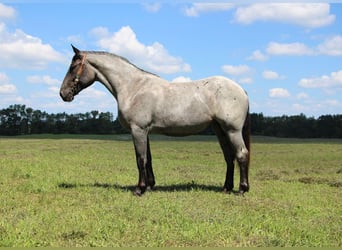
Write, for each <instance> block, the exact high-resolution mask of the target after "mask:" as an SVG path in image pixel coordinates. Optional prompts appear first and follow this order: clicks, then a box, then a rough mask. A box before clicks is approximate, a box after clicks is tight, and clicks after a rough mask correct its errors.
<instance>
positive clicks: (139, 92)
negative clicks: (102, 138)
mask: <svg viewBox="0 0 342 250" xmlns="http://www.w3.org/2000/svg"><path fill="white" fill-rule="evenodd" d="M71 46H72V49H73V51H74V53H75V54H74V56H73V58H72V61H71V65H70V68H69V70H68V71H67V73H66V76H65V78H64V80H63V83H62V85H61V88H60V96H61V98H62V99H63V100H64V101H66V102H71V101H72V100H73V99H74V97H75V96H76V95H77V94H78V93H80V92H81V90H83V89H85V88H87V87H89V86H90V85H92V84H93V83H94V82H95V81H98V82H100V83H102V84H103V85H104V86H105V87H106V88H107V89H108V90H109V91H110V92H111V93H112V95H113V96H114V98H115V99H116V101H117V105H118V119H119V121H120V123H121V125H122V126H123V127H124V128H126V129H128V130H129V131H130V133H131V134H132V139H133V143H134V149H135V155H136V163H137V167H138V172H139V177H138V184H137V185H136V186H135V189H134V191H133V193H134V194H135V195H137V196H141V195H142V194H144V192H145V191H146V190H151V189H152V188H153V187H154V186H155V177H154V173H153V169H152V155H151V150H150V142H149V136H148V135H149V133H158V134H164V135H168V136H186V135H192V134H197V133H199V132H201V131H203V130H204V129H206V128H207V127H209V126H211V127H212V129H213V130H214V132H215V134H216V135H217V138H218V141H219V144H220V146H221V149H222V152H223V155H224V159H225V161H226V165H227V171H226V179H225V182H224V186H223V191H224V192H226V193H231V192H232V191H233V188H234V161H235V160H236V161H237V162H238V165H239V167H240V184H239V191H238V193H239V194H241V195H243V194H244V193H245V192H248V191H249V182H248V170H249V162H250V153H249V151H250V116H249V100H248V96H247V93H246V92H245V91H244V90H243V89H242V88H241V87H240V86H239V85H238V84H237V83H235V82H234V81H232V80H230V79H228V78H225V77H223V76H213V77H209V78H205V79H201V80H196V81H191V82H183V83H170V82H168V81H167V80H164V79H162V78H161V77H159V76H158V75H155V74H153V73H150V72H147V71H145V70H143V69H141V68H139V67H137V66H135V65H134V64H132V63H131V62H129V61H128V60H127V59H125V58H124V57H121V56H118V55H116V54H112V53H108V52H96V51H80V50H79V49H77V48H76V47H74V46H73V45H71Z"/></svg>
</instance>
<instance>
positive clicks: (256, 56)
mask: <svg viewBox="0 0 342 250" xmlns="http://www.w3.org/2000/svg"><path fill="white" fill-rule="evenodd" d="M267 59H268V56H267V55H265V54H263V53H262V52H261V51H260V50H255V51H253V53H252V55H251V56H249V57H248V58H247V60H251V61H260V62H263V61H266V60H267Z"/></svg>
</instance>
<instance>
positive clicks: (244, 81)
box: [238, 77, 253, 84]
mask: <svg viewBox="0 0 342 250" xmlns="http://www.w3.org/2000/svg"><path fill="white" fill-rule="evenodd" d="M238 82H239V83H241V84H250V83H252V82H253V78H252V77H242V78H240V79H238Z"/></svg>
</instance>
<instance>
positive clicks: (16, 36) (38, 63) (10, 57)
mask: <svg viewBox="0 0 342 250" xmlns="http://www.w3.org/2000/svg"><path fill="white" fill-rule="evenodd" d="M0 41H1V42H0V55H1V60H0V66H1V67H3V68H20V69H42V68H45V67H46V66H47V64H48V63H50V62H62V61H63V60H64V57H63V56H62V55H61V54H60V53H59V52H57V51H55V50H54V49H53V48H52V47H51V45H49V44H44V43H43V42H42V41H41V40H40V39H39V38H37V37H33V36H30V35H28V34H26V33H25V32H23V31H22V30H19V29H17V30H16V31H15V32H13V33H10V32H8V31H7V28H6V26H5V24H4V23H0Z"/></svg>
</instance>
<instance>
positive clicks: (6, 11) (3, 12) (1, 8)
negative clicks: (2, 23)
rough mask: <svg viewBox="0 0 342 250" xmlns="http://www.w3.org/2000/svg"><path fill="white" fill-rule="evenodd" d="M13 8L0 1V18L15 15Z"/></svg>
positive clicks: (8, 17)
mask: <svg viewBox="0 0 342 250" xmlns="http://www.w3.org/2000/svg"><path fill="white" fill-rule="evenodd" d="M15 14H16V12H15V9H14V8H12V7H10V6H6V5H4V4H2V3H0V20H1V19H11V18H14V17H15Z"/></svg>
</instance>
